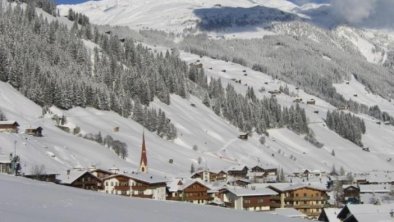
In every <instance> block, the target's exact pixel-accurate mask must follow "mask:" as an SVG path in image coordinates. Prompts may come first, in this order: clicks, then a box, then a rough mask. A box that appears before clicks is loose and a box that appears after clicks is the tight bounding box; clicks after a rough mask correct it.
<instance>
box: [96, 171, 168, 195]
mask: <svg viewBox="0 0 394 222" xmlns="http://www.w3.org/2000/svg"><path fill="white" fill-rule="evenodd" d="M166 181H167V180H166V179H165V178H162V177H159V176H154V175H151V174H146V173H133V174H117V175H111V176H109V177H107V178H104V179H103V192H105V193H110V194H116V195H123V196H130V197H138V198H147V199H154V200H165V199H166Z"/></svg>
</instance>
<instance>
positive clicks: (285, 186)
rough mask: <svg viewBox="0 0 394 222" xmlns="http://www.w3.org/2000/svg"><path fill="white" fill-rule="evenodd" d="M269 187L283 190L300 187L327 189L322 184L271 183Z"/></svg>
mask: <svg viewBox="0 0 394 222" xmlns="http://www.w3.org/2000/svg"><path fill="white" fill-rule="evenodd" d="M270 187H272V188H274V189H276V190H279V191H282V192H285V191H291V190H297V189H301V188H310V189H314V190H321V191H326V190H327V189H326V188H325V187H324V186H323V184H303V183H299V184H289V183H278V184H277V183H274V184H271V185H270Z"/></svg>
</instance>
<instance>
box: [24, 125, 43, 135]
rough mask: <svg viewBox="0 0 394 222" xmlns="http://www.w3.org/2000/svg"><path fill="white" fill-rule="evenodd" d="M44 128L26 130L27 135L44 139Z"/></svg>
mask: <svg viewBox="0 0 394 222" xmlns="http://www.w3.org/2000/svg"><path fill="white" fill-rule="evenodd" d="M42 130H43V129H42V127H40V126H39V127H37V128H36V129H26V130H25V134H27V135H31V136H36V137H42Z"/></svg>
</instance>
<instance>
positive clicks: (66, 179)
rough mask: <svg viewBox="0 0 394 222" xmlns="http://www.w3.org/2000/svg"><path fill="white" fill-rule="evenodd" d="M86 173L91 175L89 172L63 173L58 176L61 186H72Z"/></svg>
mask: <svg viewBox="0 0 394 222" xmlns="http://www.w3.org/2000/svg"><path fill="white" fill-rule="evenodd" d="M85 173H89V174H91V173H90V172H89V171H86V170H81V171H80V170H70V173H67V172H66V173H64V174H63V173H62V174H59V175H58V176H57V179H58V180H59V182H60V183H61V184H72V183H73V182H74V181H76V180H77V179H78V178H80V177H81V176H83V175H84V174H85ZM91 175H92V176H94V175H93V174H91Z"/></svg>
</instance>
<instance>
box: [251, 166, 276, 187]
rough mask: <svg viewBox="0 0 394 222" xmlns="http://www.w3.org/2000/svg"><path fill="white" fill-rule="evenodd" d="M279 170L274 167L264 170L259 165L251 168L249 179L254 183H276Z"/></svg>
mask: <svg viewBox="0 0 394 222" xmlns="http://www.w3.org/2000/svg"><path fill="white" fill-rule="evenodd" d="M277 175H278V170H277V169H276V168H274V167H270V168H265V169H264V168H263V167H261V166H259V165H256V166H254V167H251V168H250V171H249V173H248V178H249V179H250V180H252V181H254V182H259V183H264V182H275V181H276V177H277Z"/></svg>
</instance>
